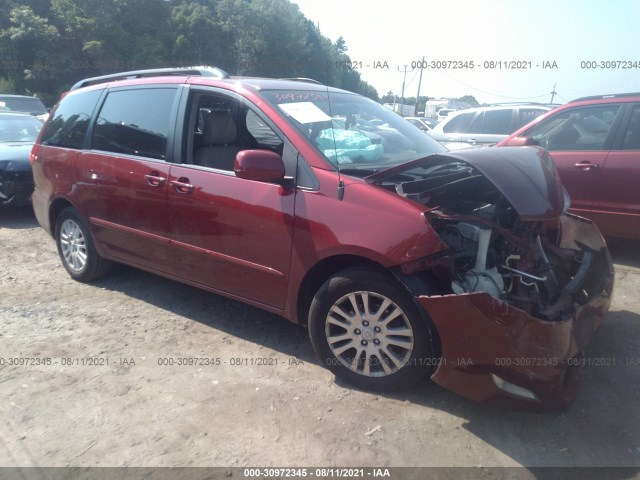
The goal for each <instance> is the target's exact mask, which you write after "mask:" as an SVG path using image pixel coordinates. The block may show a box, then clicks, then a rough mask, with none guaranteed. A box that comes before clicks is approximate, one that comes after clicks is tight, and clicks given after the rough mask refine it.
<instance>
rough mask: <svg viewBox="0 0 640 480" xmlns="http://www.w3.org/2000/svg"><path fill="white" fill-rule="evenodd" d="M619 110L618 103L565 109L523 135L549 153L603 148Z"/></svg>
mask: <svg viewBox="0 0 640 480" xmlns="http://www.w3.org/2000/svg"><path fill="white" fill-rule="evenodd" d="M619 109H620V106H619V105H604V106H601V107H588V108H576V109H572V110H566V111H564V112H561V113H559V114H558V115H554V116H553V117H551V118H549V119H547V120H546V121H544V122H542V123H540V124H538V125H536V126H535V127H534V128H533V129H531V130H530V131H529V132H528V133H527V134H526V135H527V136H529V137H532V138H533V139H534V140H535V141H536V143H537V144H538V145H540V146H542V147H544V148H545V149H546V150H548V151H550V152H555V151H569V150H582V151H587V150H603V149H604V148H605V142H606V140H607V137H608V136H609V133H610V132H611V127H612V125H613V122H614V120H615V118H616V115H617V114H618V110H619Z"/></svg>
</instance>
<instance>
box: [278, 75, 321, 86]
mask: <svg viewBox="0 0 640 480" xmlns="http://www.w3.org/2000/svg"><path fill="white" fill-rule="evenodd" d="M280 80H292V81H294V82H307V83H315V84H316V85H324V83H322V82H319V81H318V80H314V79H313V78H305V77H295V78H281V79H280Z"/></svg>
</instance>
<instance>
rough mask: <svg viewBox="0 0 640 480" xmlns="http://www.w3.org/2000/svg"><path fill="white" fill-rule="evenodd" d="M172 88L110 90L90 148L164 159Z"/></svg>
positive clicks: (172, 96)
mask: <svg viewBox="0 0 640 480" xmlns="http://www.w3.org/2000/svg"><path fill="white" fill-rule="evenodd" d="M175 95H176V89H175V88H143V89H139V90H119V91H112V92H110V93H109V95H108V96H107V99H106V100H105V102H104V105H103V106H102V109H101V110H100V114H99V115H98V120H97V122H96V126H95V128H94V132H93V143H92V148H93V149H95V150H104V151H107V152H114V153H124V154H129V155H138V156H142V157H150V158H157V159H160V160H164V159H165V157H166V150H167V136H168V134H169V125H170V124H171V111H172V108H173V101H174V99H175Z"/></svg>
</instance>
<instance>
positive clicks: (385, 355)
mask: <svg viewBox="0 0 640 480" xmlns="http://www.w3.org/2000/svg"><path fill="white" fill-rule="evenodd" d="M309 336H310V337H311V343H312V344H313V347H314V349H315V351H316V353H317V355H318V357H319V358H320V361H321V362H322V365H323V366H325V367H326V368H328V369H329V370H331V371H332V372H333V373H334V374H335V375H336V377H338V378H340V379H343V380H345V381H346V382H348V383H350V384H353V385H355V386H357V387H359V388H363V389H367V390H379V391H393V390H399V389H402V388H406V387H409V386H411V385H413V384H415V383H417V382H418V381H420V380H421V379H423V378H424V377H425V376H426V375H427V374H429V373H430V372H431V371H432V367H431V366H432V365H434V364H435V362H434V358H433V356H434V354H433V351H434V350H433V340H432V339H433V335H432V334H431V330H430V329H429V326H428V325H427V322H426V321H425V319H424V318H423V316H422V315H421V313H420V311H419V310H418V307H417V305H416V304H415V302H414V301H413V298H412V297H411V295H410V294H409V292H408V291H407V290H406V289H405V288H404V287H403V286H402V285H400V284H399V282H398V281H397V280H396V279H395V278H393V277H392V276H391V275H389V274H386V273H384V272H380V271H377V270H374V269H370V268H349V269H346V270H343V271H341V272H339V273H337V274H336V275H335V276H334V277H332V278H330V279H329V280H328V281H327V282H326V283H325V284H324V285H323V286H322V287H321V288H320V290H318V292H317V294H316V295H315V297H314V299H313V301H312V303H311V308H310V311H309Z"/></svg>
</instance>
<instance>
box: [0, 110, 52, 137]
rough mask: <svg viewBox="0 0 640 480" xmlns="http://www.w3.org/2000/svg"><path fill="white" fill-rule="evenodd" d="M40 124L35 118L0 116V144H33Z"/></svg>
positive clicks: (40, 126)
mask: <svg viewBox="0 0 640 480" xmlns="http://www.w3.org/2000/svg"><path fill="white" fill-rule="evenodd" d="M41 128H42V122H41V121H40V120H38V119H37V118H35V117H28V116H26V115H25V116H22V115H20V116H17V115H0V143H6V142H31V143H33V142H35V141H36V138H37V136H38V133H40V129H41Z"/></svg>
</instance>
